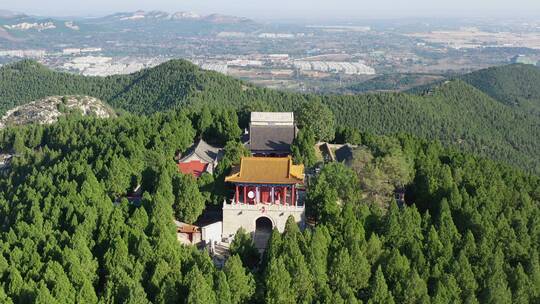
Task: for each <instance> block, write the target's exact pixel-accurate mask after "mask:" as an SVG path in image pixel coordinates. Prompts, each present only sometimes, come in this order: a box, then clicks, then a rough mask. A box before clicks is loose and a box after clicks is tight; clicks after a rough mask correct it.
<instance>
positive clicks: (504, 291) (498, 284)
mask: <svg viewBox="0 0 540 304" xmlns="http://www.w3.org/2000/svg"><path fill="white" fill-rule="evenodd" d="M503 259H504V255H503V253H502V250H500V249H499V250H497V251H496V253H495V254H494V255H493V256H492V257H491V259H490V261H489V264H490V265H491V269H490V271H489V272H488V273H487V276H488V277H487V280H486V283H485V287H484V290H483V292H482V302H484V303H502V304H505V303H512V294H511V292H510V289H509V288H508V282H507V279H506V274H505V272H504V269H503V263H504V260H503Z"/></svg>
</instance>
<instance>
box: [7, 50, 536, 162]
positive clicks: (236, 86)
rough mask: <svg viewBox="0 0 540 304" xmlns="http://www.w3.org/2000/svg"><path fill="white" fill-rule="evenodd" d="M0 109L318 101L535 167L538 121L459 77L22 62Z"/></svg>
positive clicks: (277, 105)
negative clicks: (291, 78)
mask: <svg viewBox="0 0 540 304" xmlns="http://www.w3.org/2000/svg"><path fill="white" fill-rule="evenodd" d="M0 79H5V81H1V82H0V114H1V113H2V111H5V110H7V109H9V108H12V107H13V106H16V105H19V104H23V103H25V102H28V101H30V100H34V99H38V98H42V97H46V96H50V95H68V94H77V95H88V96H93V97H96V98H99V99H101V100H103V101H105V102H107V103H109V104H110V105H111V106H113V107H114V108H116V109H121V110H125V111H128V112H132V113H135V114H150V113H154V112H158V111H165V110H168V109H178V108H187V107H200V106H201V105H204V104H206V105H210V106H226V107H231V108H234V109H236V110H239V109H241V108H243V107H253V106H254V105H258V106H261V105H260V104H262V105H264V107H265V108H268V109H271V110H274V111H297V110H299V109H300V108H301V107H303V105H304V104H305V103H306V102H308V103H318V102H322V103H323V104H324V105H326V106H327V107H328V108H330V109H331V110H332V112H333V113H334V116H335V119H336V122H337V125H338V126H342V127H350V128H354V129H359V130H362V131H364V132H368V133H372V134H383V135H384V134H395V133H409V134H413V135H415V136H419V137H421V138H426V139H438V140H440V141H441V142H443V143H444V144H446V145H452V146H456V147H458V148H460V149H462V150H464V151H472V152H475V153H479V154H481V155H484V156H489V157H491V158H494V159H497V160H503V161H506V162H508V163H511V164H514V165H517V166H519V167H522V168H526V169H527V170H529V171H532V172H540V160H539V159H538V157H537V155H536V151H539V150H540V141H539V140H538V139H539V138H540V134H539V133H540V124H539V122H540V119H539V115H537V114H536V113H528V112H527V111H524V110H523V109H522V108H518V107H513V106H511V105H507V104H504V103H501V102H500V101H497V100H495V99H493V98H491V97H490V96H489V95H487V94H485V93H484V92H482V91H481V90H479V89H477V88H475V87H474V86H471V85H470V84H468V83H466V82H465V81H463V80H459V79H455V80H450V81H448V82H445V83H442V84H440V85H438V86H436V87H434V88H432V89H431V90H429V91H426V92H425V93H424V94H421V95H416V94H407V93H369V94H360V95H314V94H300V93H288V92H282V91H276V90H271V89H266V88H260V87H256V86H254V85H252V84H249V83H246V82H244V81H241V80H237V79H234V78H231V77H228V76H225V75H222V74H219V73H217V72H210V71H204V70H201V69H200V68H198V67H197V66H195V65H193V64H191V63H189V62H187V61H183V60H172V61H168V62H166V63H163V64H161V65H159V66H156V67H154V68H150V69H145V70H141V71H139V72H137V73H134V74H130V75H116V76H109V77H85V76H79V75H73V74H67V73H61V72H55V71H51V70H49V69H47V68H46V67H44V66H42V65H40V64H38V63H35V62H32V61H21V62H18V63H15V64H12V65H8V66H5V67H2V68H0Z"/></svg>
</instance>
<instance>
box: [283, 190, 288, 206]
mask: <svg viewBox="0 0 540 304" xmlns="http://www.w3.org/2000/svg"><path fill="white" fill-rule="evenodd" d="M283 205H287V186H283Z"/></svg>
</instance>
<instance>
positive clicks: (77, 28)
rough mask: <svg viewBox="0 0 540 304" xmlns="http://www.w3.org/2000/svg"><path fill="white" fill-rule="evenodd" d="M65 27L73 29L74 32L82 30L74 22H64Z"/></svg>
mask: <svg viewBox="0 0 540 304" xmlns="http://www.w3.org/2000/svg"><path fill="white" fill-rule="evenodd" d="M64 25H65V26H66V27H67V28H69V29H72V30H74V31H78V30H80V29H81V28H80V27H79V26H78V25H76V24H75V23H73V21H66V22H64Z"/></svg>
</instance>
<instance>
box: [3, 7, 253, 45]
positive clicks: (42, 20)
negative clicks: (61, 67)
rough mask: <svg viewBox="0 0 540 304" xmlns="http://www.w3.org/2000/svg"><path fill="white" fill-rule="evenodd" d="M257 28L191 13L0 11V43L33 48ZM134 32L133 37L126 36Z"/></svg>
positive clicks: (244, 20)
mask: <svg viewBox="0 0 540 304" xmlns="http://www.w3.org/2000/svg"><path fill="white" fill-rule="evenodd" d="M259 26H260V25H258V24H257V23H256V22H254V21H252V20H250V19H247V18H243V17H236V16H228V15H220V14H211V15H206V16H202V15H198V14H196V13H192V12H175V13H168V12H163V11H148V12H147V11H136V12H124V13H116V14H112V15H108V16H104V17H99V18H67V17H65V18H58V17H46V16H45V17H44V16H30V15H26V14H22V13H14V12H10V11H0V41H2V40H7V41H9V42H29V43H31V45H32V46H33V47H35V46H36V45H43V46H47V47H48V46H50V45H51V44H52V45H55V44H63V43H65V41H66V39H67V40H68V41H72V42H73V41H87V39H88V37H89V36H90V35H100V38H101V40H102V41H108V40H117V39H118V34H119V33H122V37H123V38H124V39H135V40H137V39H138V40H145V39H155V38H156V37H165V38H170V36H171V35H170V34H189V35H197V34H209V33H218V32H221V31H243V30H246V31H253V30H256V29H258V28H259ZM134 32H136V33H137V34H136V36H130V33H134ZM55 41H56V43H55Z"/></svg>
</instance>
